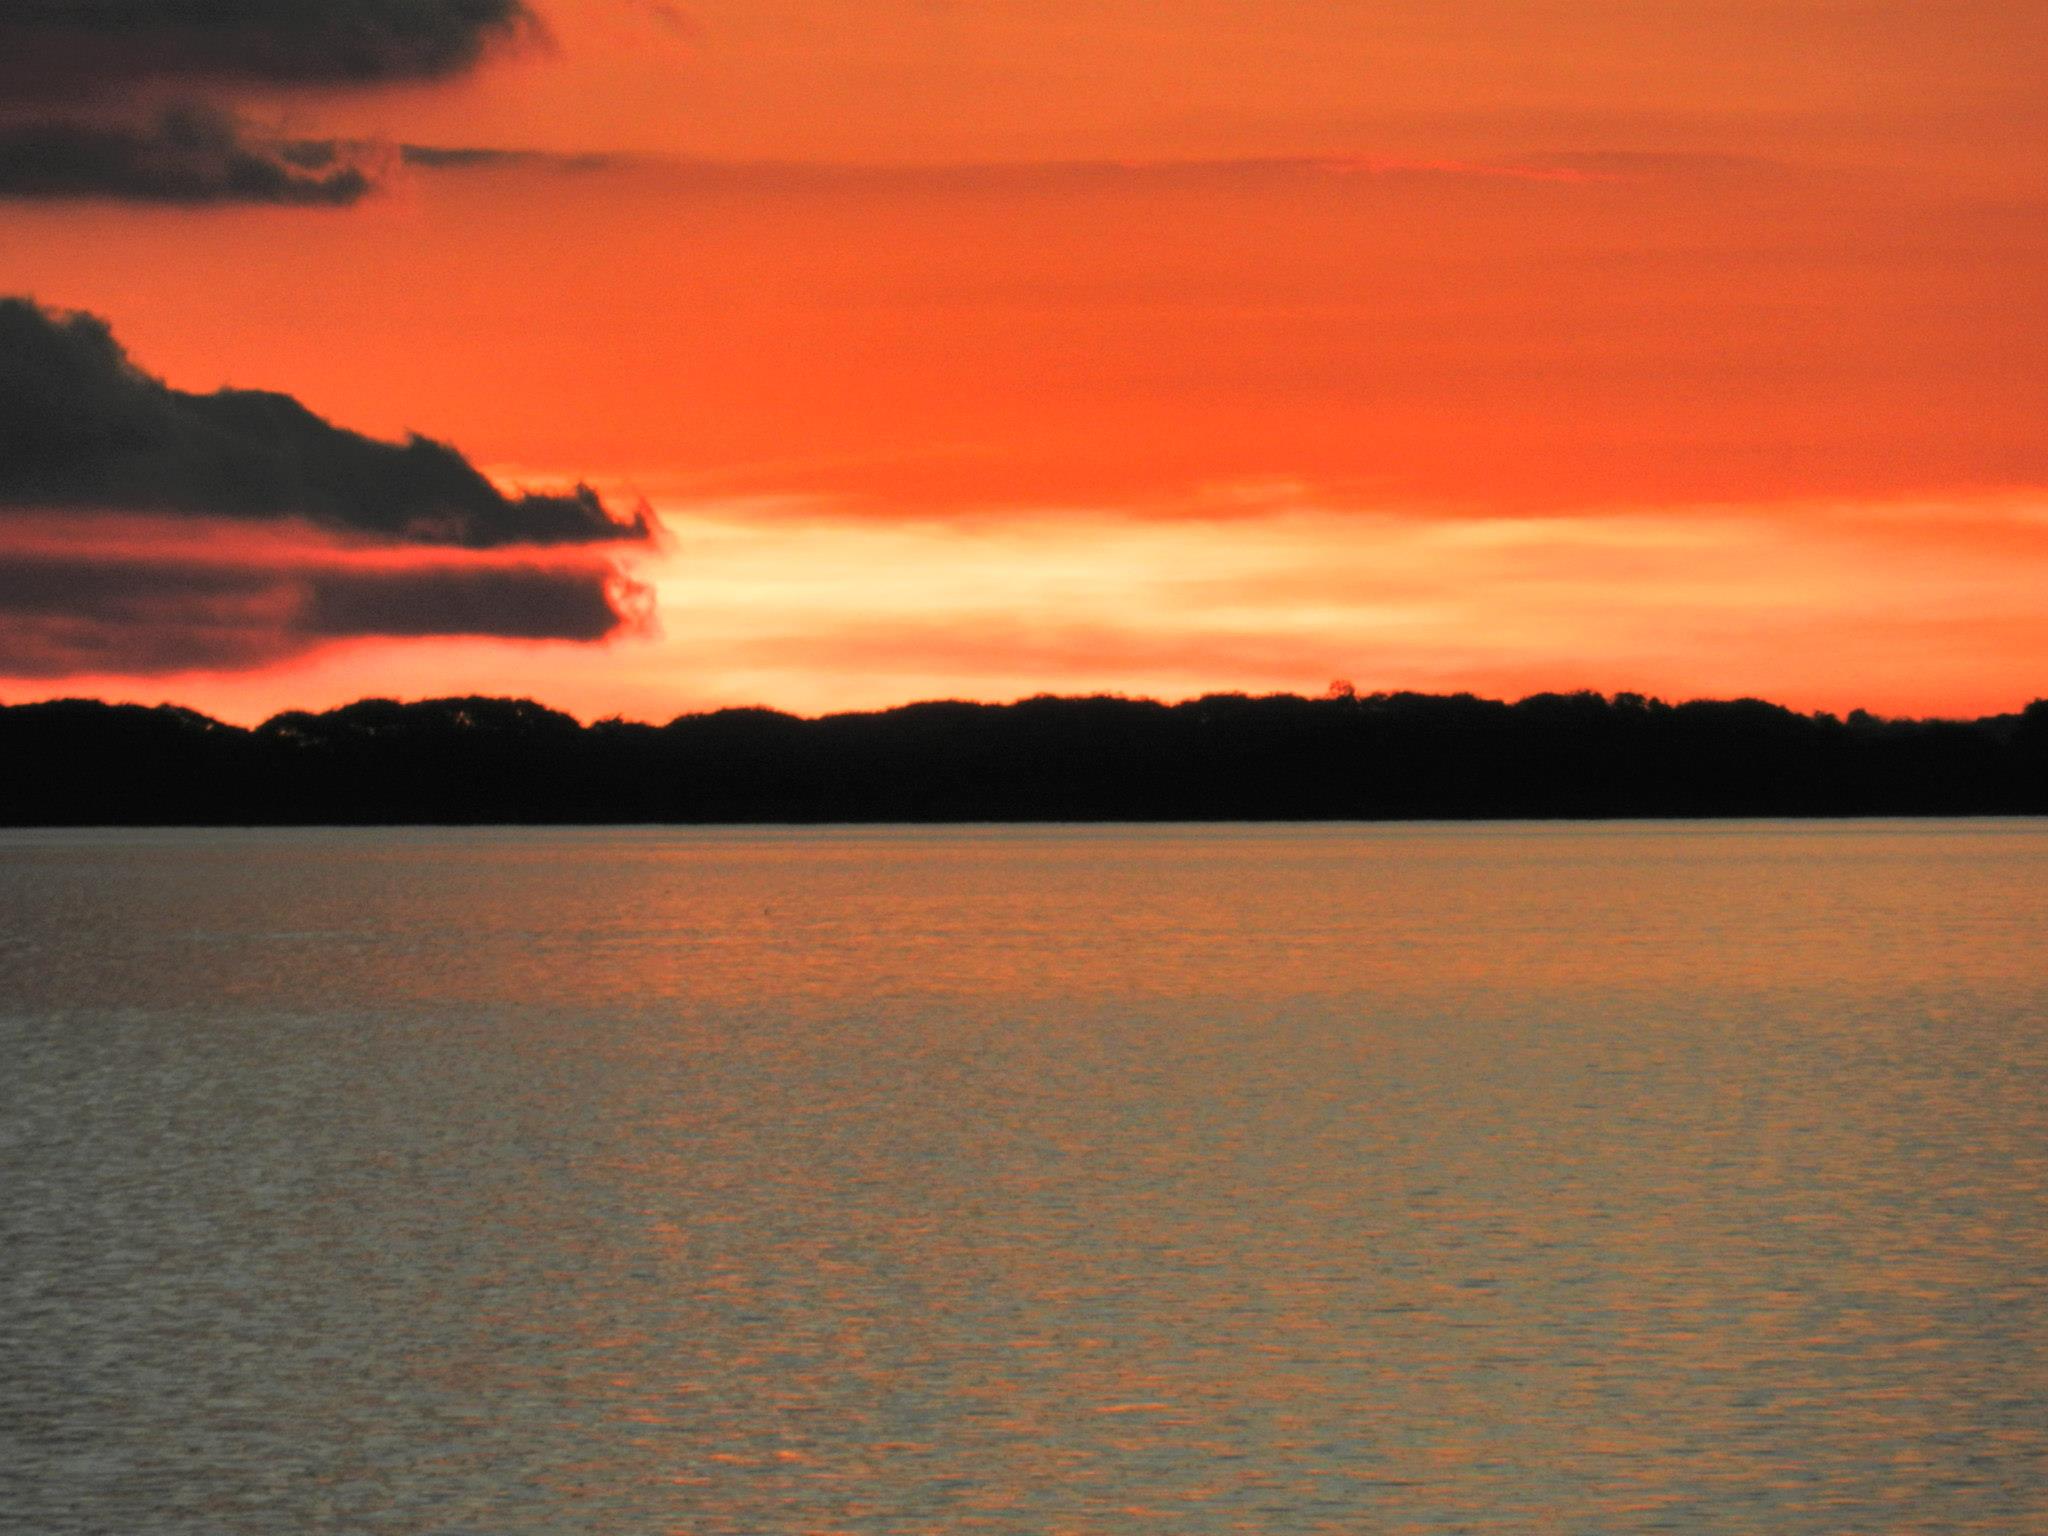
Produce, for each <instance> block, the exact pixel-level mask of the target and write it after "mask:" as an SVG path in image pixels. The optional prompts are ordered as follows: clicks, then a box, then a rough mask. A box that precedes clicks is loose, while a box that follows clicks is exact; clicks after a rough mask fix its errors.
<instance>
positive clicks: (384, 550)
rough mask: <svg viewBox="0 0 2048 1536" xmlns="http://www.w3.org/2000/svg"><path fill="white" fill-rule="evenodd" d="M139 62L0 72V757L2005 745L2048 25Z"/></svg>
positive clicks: (13, 46)
mask: <svg viewBox="0 0 2048 1536" xmlns="http://www.w3.org/2000/svg"><path fill="white" fill-rule="evenodd" d="M176 9H177V7H175V6H171V5H156V6H151V5H147V4H142V3H140V0H135V3H128V0H27V3H26V4H23V5H21V6H19V7H15V8H13V10H14V11H15V13H16V19H10V18H9V17H8V16H5V15H0V295H6V296H13V297H15V298H18V299H22V300H28V301H32V302H31V303H29V304H27V305H17V306H15V308H14V309H13V310H12V311H10V312H9V313H8V315H0V700H8V701H14V700H24V699H34V698H47V697H53V696H66V695H92V696H98V697H105V698H119V699H136V700H141V701H144V702H155V701H160V700H169V701H174V702H179V703H184V704H189V705H192V706H194V707H197V708H200V709H203V710H207V711H209V712H212V713H216V714H219V715H222V716H223V717H226V718H230V719H235V720H239V721H252V720H255V719H260V718H262V717H263V716H265V715H267V714H269V713H272V712H274V711H276V710H280V709H284V708H288V707H325V706H328V705H332V704H336V703H340V702H343V701H346V700H349V699H353V698H357V697H360V696H364V695H371V694H376V695H390V696H398V697H426V696H434V695H442V694H453V693H471V692H483V693H494V694H517V695H527V696H532V697H535V698H539V699H541V700H542V701H544V702H547V703H550V704H554V705H557V706H559V707H562V708H565V709H568V710H570V711H572V712H573V713H576V714H578V715H580V716H582V717H585V718H591V717H595V716H599V715H604V714H611V713H624V714H626V715H629V716H633V717H637V718H651V719H665V718H667V717H668V716H670V715H673V714H676V713H678V712H681V711H684V710H690V709H701V708H707V707H714V706H719V705H726V704H754V703H762V704H768V705H772V706H776V707H780V708H785V709H791V710H795V711H798V712H802V713H818V712H823V711H827V710H833V709H845V708H868V707H875V706H881V705H887V704H893V703H900V702H904V701H907V700H910V699H915V698H930V697H960V698H980V699H1007V698H1014V697H1019V696H1022V695H1027V694H1032V693H1038V692H1061V693H1074V692H1096V691H1111V692H1122V693H1134V694H1147V695H1153V696H1158V697H1166V698H1181V697H1186V696H1189V695H1192V694H1198V693H1202V692H1207V691H1219V690H1235V689H1243V690H1249V691H1255V692H1266V691H1273V690H1282V689H1285V690H1296V691H1309V692H1317V691H1320V690H1321V689H1322V688H1323V686H1324V685H1325V684H1326V683H1328V682H1329V681H1330V680H1331V679H1333V678H1340V677H1341V678H1346V679H1349V680H1350V681H1351V682H1353V683H1354V684H1355V685H1356V686H1357V687H1358V688H1359V689H1360V690H1361V691H1370V690H1376V689H1404V688H1408V689H1420V690H1427V691H1449V690H1456V689H1472V690H1474V691H1478V692H1481V693H1486V694H1489V695H1494V696H1502V695H1505V696H1511V697H1512V696H1519V695H1521V694H1525V693H1529V692H1534V691H1538V690H1544V689H1575V688H1594V689H1599V690H1602V691H1615V690H1633V691H1641V692H1646V693H1652V694H1659V695H1662V696H1665V697H1670V698H1679V697H1694V696H1706V695H1714V696H1731V695H1737V694H1756V695H1762V696H1765V697H1770V698H1774V699H1777V700H1780V701H1781V702H1785V703H1788V704H1792V705H1795V706H1797V707H1801V708H1809V709H1829V710H1836V711H1846V710H1849V709H1852V708H1857V707H1863V708H1869V709H1872V710H1877V711H1880V712H1886V713H1914V714H1976V713H1982V712H1992V711H1998V710H2004V709H2015V708H2018V707H2019V706H2020V705H2022V704H2024V703H2025V702H2026V701H2027V700H2028V699H2031V698H2034V697H2036V696H2039V695H2042V694H2048V605H2044V602H2043V598H2044V595H2048V304H2044V302H2043V299H2044V296H2048V191H2044V180H2048V89H2044V88H2043V87H2044V80H2043V75H2044V73H2048V71H2044V67H2043V60H2044V59H2048V7H2043V6H2039V5H2034V4H2022V3H2015V0H1943V3H1929V0H1674V3H1671V4H1661V5H1651V4H1645V3H1642V0H1574V3H1570V4H1565V3H1557V0H1258V3H1250V0H1183V3H1180V4H1175V5H1170V6H1169V5H1159V4H1155V3H1141V0H1030V3H1024V0H977V3H968V0H860V3H858V4H855V3H852V0H808V3H805V4H802V5H795V4H780V3H766V0H748V3H742V0H679V3H676V4H668V3H658V0H532V12H531V13H530V14H529V13H522V12H521V9H520V7H519V5H518V4H517V3H516V0H307V3H299V0H293V3H292V4H286V3H285V0H235V3H234V4H231V5H228V6H226V7H225V10H226V11H227V12H229V13H232V14H230V16H229V19H228V22H227V23H224V24H220V25H213V26H200V25H192V26H186V27H182V28H180V27H177V26H172V25H168V24H166V23H164V22H163V21H162V20H161V17H162V16H163V15H165V14H167V13H171V12H174V11H175V10H176ZM330 13H331V22H332V24H331V25H330V24H329V17H330ZM394 15H397V16H399V18H400V20H399V22H392V21H391V20H390V18H391V17H392V16H394ZM138 18H139V19H138ZM309 18H311V19H309ZM415 22H418V25H417V26H415V25H414V23H415ZM380 29H383V30H380ZM81 314H82V315H86V316H91V317H97V319H96V321H89V320H81V319H77V318H75V316H77V315H81ZM10 317H11V318H10ZM117 347H118V348H119V349H120V350H121V351H123V352H125V354H126V357H127V359H128V360H129V365H132V366H128V365H123V364H121V363H120V361H119V356H118V354H117V353H116V352H115V351H114V350H113V349H114V348H117ZM10 349H11V350H12V355H11V356H10V355H9V350H10ZM137 370H139V372H138V371H137ZM155 380H161V381H162V385H161V386H159V385H158V384H157V383H155V382H153V381H155ZM223 387H232V388H234V389H237V390H244V391H250V390H262V391H274V392H277V393H278V394H279V395H284V396H289V397H291V398H292V399H293V400H295V401H297V402H298V403H299V405H301V406H303V407H304V412H310V413H313V415H314V416H317V417H319V418H324V419H325V421H326V422H327V423H331V424H332V426H333V428H336V429H345V431H338V432H329V431H328V429H327V428H325V427H321V426H320V425H319V424H318V423H317V422H314V421H312V418H311V417H307V416H305V414H304V412H297V411H295V410H292V411H287V410H283V409H281V408H278V407H276V406H275V405H274V404H261V403H260V402H251V401H250V400H249V399H248V398H247V397H228V398H225V399H223V400H218V401H216V400H211V399H208V398H204V397H208V396H210V395H211V393H212V392H213V391H216V390H219V389H222V388H223ZM408 433H417V434H421V435H423V436H424V437H427V438H430V439H433V440H434V441H435V442H437V443H441V444H447V445H450V446H451V447H452V449H453V450H454V451H455V452H454V453H450V454H442V453H440V452H439V451H438V450H417V451H406V450H400V449H398V448H395V447H394V448H391V449H388V450H386V449H382V448H378V447H376V446H375V445H372V444H367V443H364V442H363V441H362V439H361V438H360V437H356V436H354V435H353V434H363V435H366V436H367V437H369V438H375V439H384V440H391V441H393V442H396V441H398V440H401V439H403V438H404V437H405V435H406V434H408ZM52 443H54V444H55V445H56V446H54V447H52V446H51V444H52ZM110 444H111V445H114V446H113V447H112V448H110V447H109V446H108V445H110ZM457 455H459V458H458V457H457ZM9 456H12V457H13V459H14V463H13V464H12V465H9V464H8V462H7V459H8V457H9ZM462 460H466V461H467V464H466V465H465V464H464V463H463V462H462ZM109 464H111V465H112V467H111V468H110V467H109ZM469 466H474V467H475V469H476V470H479V471H481V472H482V475H483V476H484V477H487V480H488V482H489V483H485V481H483V480H477V479H474V477H471V476H470V473H469ZM579 486H582V487H586V488H587V490H585V491H582V492H579V491H578V490H577V487H579Z"/></svg>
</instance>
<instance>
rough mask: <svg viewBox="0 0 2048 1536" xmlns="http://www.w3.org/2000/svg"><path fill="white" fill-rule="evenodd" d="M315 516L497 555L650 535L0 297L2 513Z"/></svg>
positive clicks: (573, 494) (102, 329) (455, 458)
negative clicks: (509, 490)
mask: <svg viewBox="0 0 2048 1536" xmlns="http://www.w3.org/2000/svg"><path fill="white" fill-rule="evenodd" d="M4 507H15V508H24V509H37V510H51V509H58V508H67V507H73V508H86V509H92V510H98V511H128V512H157V513H173V514H181V515H191V516H208V517H223V518H242V519H252V520H256V519H272V520H274V519H285V518H302V519H304V520H306V521H308V522H310V523H313V524H315V525H317V526H319V527H322V528H327V529H331V530H335V531H338V532H343V533H348V534H352V535H356V536H359V537H363V538H368V539H373V540H377V541H380V542H387V543H407V544H440V545H450V546H458V547H463V548H470V549H486V548H492V547H497V546H503V545H510V544H595V543H611V542H616V541H620V540H640V539H645V538H647V537H648V534H649V528H648V524H647V522H646V520H645V518H644V517H642V516H638V515H636V516H634V517H631V518H628V519H616V518H614V517H613V516H612V515H611V514H610V513H609V512H608V511H607V510H606V508H605V506H604V504H603V503H602V502H601V501H600V500H599V499H598V496H597V494H596V492H594V491H592V490H591V489H590V488H589V487H587V486H578V487H577V488H576V489H575V490H573V491H569V492H564V493H561V494H527V495H510V496H508V495H507V494H505V493H504V492H503V491H501V490H499V489H498V488H497V487H496V486H495V485H493V484H492V483H491V482H490V481H489V480H488V479H486V478H485V477H484V476H483V474H481V473H480V472H479V471H478V470H477V469H476V467H475V466H474V465H472V464H471V463H470V462H469V461H468V460H467V459H466V458H464V457H463V456H462V454H461V453H459V452H457V451H456V450H455V449H454V448H452V447H450V446H449V445H447V444H446V443H440V442H436V441H434V440H433V439H431V438H425V437H418V436H415V437H412V438H409V439H408V440H406V441H404V442H398V443H392V442H383V441H380V440H378V439H375V438H369V437H365V436H363V435H361V434H360V433H356V432H351V431H348V430H346V429H345V428H341V427H337V426H334V425H332V424H331V423H329V422H327V421H324V420H322V419H321V418H320V417H318V416H316V415H314V414H313V412H311V411H309V410H307V409H306V407H305V406H303V405H301V404H300V403H299V402H298V401H297V400H294V399H293V398H292V397H291V396H289V395H283V394H275V393H271V392H269V391H264V390H248V389H224V390H220V391H217V392H215V393H213V394H194V393H188V392H186V391H184V390H178V389H172V388H170V387H169V386H168V385H166V384H164V383H163V382H162V381H160V380H158V379H154V378H151V377H150V376H149V375H148V374H146V373H144V372H142V371H141V370H140V369H139V368H137V367H135V365H134V364H132V363H131V362H130V361H129V360H128V357H127V355H126V354H125V353H124V352H123V351H122V349H121V347H120V345H119V344H118V343H117V342H116V341H115V340H114V337H113V334H112V333H111V331H109V329H108V328H107V325H106V323H105V322H104V321H102V320H100V319H98V318H96V317H94V316H91V315H83V314H72V315H58V314H53V313H51V312H49V311H46V310H44V309H42V308H40V307H39V306H38V305H36V304H34V303H33V302H31V301H29V300H25V299H0V508H4Z"/></svg>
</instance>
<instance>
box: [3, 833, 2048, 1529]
mask: <svg viewBox="0 0 2048 1536" xmlns="http://www.w3.org/2000/svg"><path fill="white" fill-rule="evenodd" d="M0 1529H4V1530H6V1531H8V1532H15V1531H20V1532H36V1533H47V1536H70V1533H81V1532H94V1533H99V1532H104V1533H121V1536H129V1533H142V1536H184V1533H200V1532H206V1533H213V1532H233V1533H243V1532H248V1533H263V1536H293V1533H299V1532H310V1531H348V1532H373V1533H396V1532H403V1533H411V1532H474V1533H478V1536H529V1533H530V1536H540V1533H550V1536H555V1533H571V1536H573V1533H603V1536H613V1533H617V1536H650V1533H692V1536H782V1533H811V1532H817V1533H824V1532H858V1533H876V1536H882V1533H888V1536H899V1533H925V1532H933V1533H936V1532H949V1533H950V1532H977V1531H990V1532H1003V1533H1018V1536H1026V1533H1029V1536H1040V1533H1055V1532H1076V1533H1079V1532H1104V1533H1112V1532H1114V1533H1122V1532H1162V1533H1208V1532H1250V1533H1264V1536H1276V1533H1294V1532H1332V1533H1336V1532H1343V1533H1355V1532H1416V1533H1421V1532H1478V1531H1483V1532H1504V1533H1505V1532H1515V1533H1523V1532H1556V1533H1560V1536H1565V1533H1572V1536H1576V1533H1587V1532H1634V1531H1680V1532H1712V1533H1718V1532H1727V1533H1753V1532H1770V1533H1816V1536H1818V1533H1829V1536H1838V1533H1852V1532H1853V1533H1863V1532H1867V1533H1872V1536H1877V1533H1899V1532H1943V1533H1950V1532H2009V1533H2016V1536H2017V1533H2035V1532H2039V1531H2041V1530H2043V1529H2048V823H2043V822H2005V823H1995V822H1984V823H1963V822H1925V823H1849V824H1841V825H1820V824H1797V823H1782V824H1760V823H1748V824H1685V823H1680V824H1601V825H1525V826H1498V825H1494V826H1457V827H1423V826H1403V827H1353V826H1342V827H1338V826H1301V827H1227V828H1194V827H1160V828H1129V827H1121V828H919V829H909V828H901V829H892V828H877V829H844V828H840V829H804V830H763V829H720V830H654V829H647V830H641V829H633V830H623V831H620V830H605V831H597V830H589V831H585V830H541V831H532V830H485V831H439V830H432V831H278V832H182V831H181V832H141V833H135V832H0Z"/></svg>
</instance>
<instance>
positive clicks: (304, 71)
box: [0, 0, 536, 97]
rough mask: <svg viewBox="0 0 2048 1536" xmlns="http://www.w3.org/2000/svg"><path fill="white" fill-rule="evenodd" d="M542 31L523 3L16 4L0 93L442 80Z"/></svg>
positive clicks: (7, 12) (9, 17)
mask: <svg viewBox="0 0 2048 1536" xmlns="http://www.w3.org/2000/svg"><path fill="white" fill-rule="evenodd" d="M535 25H536V23H535V21H534V18H533V14H532V12H531V11H530V10H528V8H527V7H526V5H525V4H524V3H523V0H10V3H9V4H8V5H7V6H6V8H5V9H4V11H0V92H4V93H5V94H8V95H14V96H17V97H21V96H53V95H62V94H70V93H74V92H81V91H82V92H86V93H96V92H123V91H128V90H132V89H134V88H135V87H137V86H141V85H146V84H148V83H150V82H156V81H180V80H183V81H209V82H222V83H229V82H257V83H263V84H272V85H335V84H350V83H355V84H370V83H375V82H379V81H390V80H422V79H435V78H440V77H443V76H448V75H454V74H459V73H461V72H462V71H464V70H466V69H469V68H472V67H473V66H474V65H475V64H476V63H477V62H478V60H479V59H480V58H482V56H483V54H484V52H485V51H486V50H487V49H488V48H490V47H491V46H492V45H493V44H494V43H498V42H501V41H504V40H506V39H508V38H511V37H513V36H515V35H517V34H519V33H521V32H523V31H527V30H531V29H532V28H534V27H535Z"/></svg>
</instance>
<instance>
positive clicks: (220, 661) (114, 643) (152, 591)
mask: <svg viewBox="0 0 2048 1536" xmlns="http://www.w3.org/2000/svg"><path fill="white" fill-rule="evenodd" d="M635 598H636V593H635V590H634V589H633V588H632V586H631V584H630V583H625V582H622V581H621V580H620V579H619V578H618V577H617V576H616V575H615V574H614V573H613V572H611V571H610V570H609V569H607V568H605V567H602V566H581V565H570V566H547V565H515V566H464V565H456V564H436V565H427V566H419V567H414V568H410V569H404V570H379V569H364V568H360V567H354V566H349V565H345V564H330V565H325V566H322V565H318V564H312V565H306V566H301V567H290V568H285V569H266V568H264V567H262V566H257V565H244V564H217V563H212V562H208V561H204V560H196V559H170V560H162V559H155V560H153V559H133V558H126V557H120V556H114V557H102V556H97V555H90V554H71V553H49V552H41V551H37V552H28V553H22V552H19V551H16V552H10V553H7V554H6V555H5V557H4V558H0V676H9V677H23V678H30V677H35V678H40V677H63V676H73V675H78V674H84V673H121V674H127V675H136V676H141V675H149V674H161V673H168V672H184V671H194V670H204V671H223V670H236V669H242V668H248V667H257V666H262V665H265V664H267V663H270V662H274V661H278V660H281V659H283V658H285V657H289V656H293V655H296V654H299V653H302V652H305V651H308V650H312V649H313V648H315V647H316V646H319V645H322V644H325V643H327V642H330V641H334V640H341V639H351V638H365V637H376V636H383V637H403V638H412V639H418V638H425V637H432V636H488V637H493V638H500V639H514V640H566V641H583V642H588V641H593V640H601V639H603V638H605V637H606V636H608V635H611V634H613V633H615V632H617V631H619V630H620V629H622V628H623V627H625V626H626V625H628V624H629V623H630V622H631V616H630V613H629V612H628V610H629V609H631V607H632V606H633V604H634V601H635Z"/></svg>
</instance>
